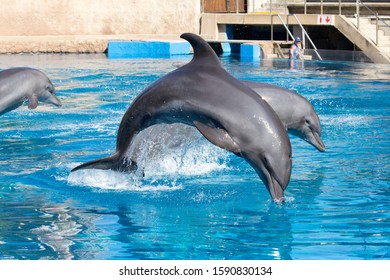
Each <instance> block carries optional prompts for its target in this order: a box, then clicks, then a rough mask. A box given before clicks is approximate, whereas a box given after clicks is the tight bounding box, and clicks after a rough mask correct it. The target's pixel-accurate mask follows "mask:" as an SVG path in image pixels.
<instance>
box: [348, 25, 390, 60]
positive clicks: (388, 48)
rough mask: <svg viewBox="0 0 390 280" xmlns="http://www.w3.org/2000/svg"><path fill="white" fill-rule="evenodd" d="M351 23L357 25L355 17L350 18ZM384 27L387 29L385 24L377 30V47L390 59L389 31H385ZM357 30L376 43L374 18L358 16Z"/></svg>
mask: <svg viewBox="0 0 390 280" xmlns="http://www.w3.org/2000/svg"><path fill="white" fill-rule="evenodd" d="M350 21H351V22H352V24H353V25H355V26H357V19H356V18H350ZM384 28H387V29H389V28H388V27H387V26H384V27H381V28H380V29H379V30H378V45H377V47H378V49H379V51H380V52H381V53H382V54H384V55H385V56H387V58H389V59H390V33H388V32H385V30H384ZM359 31H360V32H361V33H362V34H363V35H364V36H366V37H367V38H368V39H369V40H370V41H372V42H373V43H374V44H376V19H375V18H374V19H373V18H369V17H360V19H359Z"/></svg>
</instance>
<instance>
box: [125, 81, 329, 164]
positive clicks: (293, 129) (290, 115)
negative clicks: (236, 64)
mask: <svg viewBox="0 0 390 280" xmlns="http://www.w3.org/2000/svg"><path fill="white" fill-rule="evenodd" d="M242 82H243V83H244V84H245V85H247V86H248V87H250V88H251V89H253V90H254V91H255V92H256V93H257V94H259V95H260V96H261V97H262V98H263V99H264V100H265V101H266V102H267V103H268V104H269V105H270V106H271V107H272V109H274V111H275V112H276V114H277V115H278V117H279V118H280V120H281V121H282V123H283V124H284V126H285V127H286V129H287V130H288V132H289V133H291V134H293V135H296V136H298V137H299V138H301V139H303V140H305V141H307V142H308V143H310V144H312V145H313V146H314V147H315V148H317V150H319V151H321V152H324V151H325V145H324V143H323V142H322V140H321V125H320V119H319V117H318V115H317V113H316V112H315V110H314V108H313V106H312V105H311V104H310V102H309V101H308V100H307V99H306V98H304V97H303V96H302V95H300V94H298V93H296V92H293V91H291V90H289V89H286V88H284V87H280V86H276V85H273V84H268V83H260V82H254V81H242ZM191 130H195V129H194V128H190V127H188V126H187V127H186V126H185V125H183V124H177V123H175V124H160V125H155V126H153V127H152V128H151V129H149V130H148V131H147V132H146V133H144V134H142V135H140V136H139V137H137V138H136V141H134V143H133V148H134V151H137V150H138V149H140V146H141V143H142V141H144V140H145V139H148V141H150V142H151V143H155V144H156V143H161V142H163V143H164V145H163V146H161V145H160V146H158V145H157V147H159V148H160V150H161V149H162V148H164V149H173V148H175V147H177V146H179V144H181V143H184V142H185V141H188V140H191V139H193V138H195V137H196V134H194V133H193V132H192V131H191ZM168 131H171V132H172V131H173V132H174V133H175V141H174V142H170V141H169V134H168V133H167V132H168ZM141 136H142V137H141ZM167 137H168V138H167ZM151 152H156V153H158V152H159V151H151ZM136 156H137V154H136Z"/></svg>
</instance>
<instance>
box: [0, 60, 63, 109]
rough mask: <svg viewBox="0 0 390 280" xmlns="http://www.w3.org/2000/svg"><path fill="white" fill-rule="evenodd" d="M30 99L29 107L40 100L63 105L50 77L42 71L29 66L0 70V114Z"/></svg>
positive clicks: (36, 104) (35, 105)
mask: <svg viewBox="0 0 390 280" xmlns="http://www.w3.org/2000/svg"><path fill="white" fill-rule="evenodd" d="M26 99H28V108H30V109H35V108H36V107H37V106H38V101H41V102H45V103H50V104H54V105H56V106H61V101H60V100H59V99H58V98H57V97H56V91H55V89H54V86H53V84H52V83H51V81H50V79H49V78H48V77H47V76H46V75H45V74H44V73H42V72H41V71H39V70H37V69H33V68H27V67H17V68H10V69H7V70H3V71H0V115H2V114H4V113H7V112H9V111H11V110H14V109H16V108H17V107H19V106H21V105H22V104H23V102H24V101H25V100H26Z"/></svg>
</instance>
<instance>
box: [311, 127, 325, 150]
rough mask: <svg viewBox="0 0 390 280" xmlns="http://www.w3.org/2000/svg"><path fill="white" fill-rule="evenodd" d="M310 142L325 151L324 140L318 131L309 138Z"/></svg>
mask: <svg viewBox="0 0 390 280" xmlns="http://www.w3.org/2000/svg"><path fill="white" fill-rule="evenodd" d="M309 141H310V143H311V144H312V145H313V146H314V147H316V148H317V150H319V151H320V152H325V144H324V142H322V139H321V136H320V135H319V134H318V132H313V137H310V139H309Z"/></svg>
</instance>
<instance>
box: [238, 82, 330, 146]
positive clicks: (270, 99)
mask: <svg viewBox="0 0 390 280" xmlns="http://www.w3.org/2000/svg"><path fill="white" fill-rule="evenodd" d="M243 83H244V84H246V85H247V86H249V87H250V88H251V89H253V90H254V91H255V92H256V93H258V94H259V95H260V96H261V97H262V98H263V99H264V100H265V101H266V102H267V103H268V104H269V105H271V107H272V109H274V111H275V112H276V114H277V115H278V116H279V118H280V120H281V121H282V123H283V124H284V126H285V127H286V129H287V130H288V132H290V133H291V134H293V135H296V136H298V137H299V138H302V139H304V140H305V141H307V142H309V143H310V144H312V145H313V146H314V147H316V148H317V150H319V151H321V152H324V151H325V145H324V143H323V142H322V140H321V124H320V119H319V117H318V115H317V113H316V112H315V110H314V108H313V106H312V105H311V104H310V102H309V101H308V100H307V99H306V98H304V97H303V96H302V95H300V94H298V93H295V92H293V91H291V90H288V89H286V88H283V87H280V86H276V85H272V84H267V83H260V82H252V81H243Z"/></svg>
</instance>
